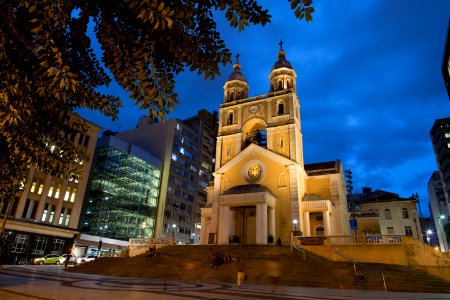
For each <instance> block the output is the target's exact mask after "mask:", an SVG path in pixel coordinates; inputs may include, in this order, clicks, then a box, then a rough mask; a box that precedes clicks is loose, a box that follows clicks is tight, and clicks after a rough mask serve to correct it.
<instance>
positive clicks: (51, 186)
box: [47, 183, 53, 197]
mask: <svg viewBox="0 0 450 300" xmlns="http://www.w3.org/2000/svg"><path fill="white" fill-rule="evenodd" d="M52 195H53V183H52V184H51V185H50V187H49V189H48V194H47V197H51V196H52Z"/></svg>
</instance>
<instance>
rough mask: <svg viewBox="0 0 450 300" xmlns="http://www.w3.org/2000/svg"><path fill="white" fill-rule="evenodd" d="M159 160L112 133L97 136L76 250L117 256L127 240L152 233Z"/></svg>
mask: <svg viewBox="0 0 450 300" xmlns="http://www.w3.org/2000/svg"><path fill="white" fill-rule="evenodd" d="M161 167H162V162H161V161H160V160H158V159H156V158H155V157H153V156H152V155H151V154H150V153H148V152H146V151H144V150H142V149H141V148H139V147H137V146H135V145H132V144H130V143H127V142H125V141H121V140H120V139H118V138H116V137H115V136H105V137H102V138H101V139H99V140H98V143H97V147H96V150H95V157H94V164H93V167H92V171H91V175H90V179H89V186H88V188H87V191H86V195H85V198H84V205H83V212H82V214H81V217H80V223H79V226H78V228H79V230H80V231H81V234H80V235H79V236H77V239H76V241H75V254H76V255H78V256H83V255H98V254H99V253H97V251H98V248H99V247H98V245H99V242H100V241H102V242H101V247H100V251H101V252H102V254H104V253H105V252H107V255H115V254H117V253H119V252H121V250H123V249H124V248H125V247H126V246H127V245H128V241H129V239H130V238H139V237H146V238H148V237H153V236H154V230H155V224H156V216H157V207H158V202H159V187H160V180H161Z"/></svg>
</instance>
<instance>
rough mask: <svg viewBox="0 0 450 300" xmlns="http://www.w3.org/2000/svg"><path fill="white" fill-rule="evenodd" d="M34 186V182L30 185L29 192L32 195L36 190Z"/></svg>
mask: <svg viewBox="0 0 450 300" xmlns="http://www.w3.org/2000/svg"><path fill="white" fill-rule="evenodd" d="M36 184H37V182H36V181H33V183H32V184H31V190H30V192H32V193H34V191H35V190H36Z"/></svg>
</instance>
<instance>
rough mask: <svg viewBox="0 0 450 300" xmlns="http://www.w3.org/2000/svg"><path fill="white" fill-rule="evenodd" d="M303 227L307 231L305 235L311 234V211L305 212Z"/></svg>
mask: <svg viewBox="0 0 450 300" xmlns="http://www.w3.org/2000/svg"><path fill="white" fill-rule="evenodd" d="M303 226H304V227H303V228H305V232H303V235H304V236H311V229H310V228H311V225H310V223H309V211H306V212H304V213H303Z"/></svg>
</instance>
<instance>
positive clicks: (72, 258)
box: [59, 254, 78, 264]
mask: <svg viewBox="0 0 450 300" xmlns="http://www.w3.org/2000/svg"><path fill="white" fill-rule="evenodd" d="M67 255H69V264H76V263H77V259H78V258H77V257H76V256H75V255H73V254H63V255H61V256H62V258H61V259H60V260H59V263H60V264H64V263H65V262H66V259H67Z"/></svg>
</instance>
